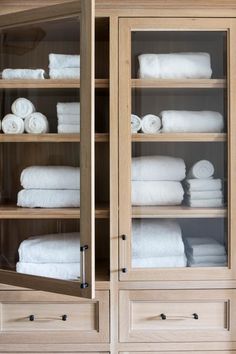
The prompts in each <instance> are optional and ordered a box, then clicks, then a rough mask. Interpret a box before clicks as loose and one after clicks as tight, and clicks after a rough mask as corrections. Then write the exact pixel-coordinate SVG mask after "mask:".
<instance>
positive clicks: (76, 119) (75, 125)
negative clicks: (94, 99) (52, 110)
mask: <svg viewBox="0 0 236 354" xmlns="http://www.w3.org/2000/svg"><path fill="white" fill-rule="evenodd" d="M57 120H58V125H57V131H58V133H80V103H79V102H58V103H57Z"/></svg>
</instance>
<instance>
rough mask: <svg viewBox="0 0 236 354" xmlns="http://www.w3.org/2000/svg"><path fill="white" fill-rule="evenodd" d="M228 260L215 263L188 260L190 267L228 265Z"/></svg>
mask: <svg viewBox="0 0 236 354" xmlns="http://www.w3.org/2000/svg"><path fill="white" fill-rule="evenodd" d="M226 266H227V262H222V263H214V262H206V263H191V262H188V267H193V268H200V267H226Z"/></svg>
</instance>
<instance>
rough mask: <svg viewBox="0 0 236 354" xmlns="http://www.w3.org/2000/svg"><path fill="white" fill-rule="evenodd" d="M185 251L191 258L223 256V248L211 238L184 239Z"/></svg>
mask: <svg viewBox="0 0 236 354" xmlns="http://www.w3.org/2000/svg"><path fill="white" fill-rule="evenodd" d="M184 243H185V247H186V250H187V252H188V254H189V255H191V256H192V257H198V256H221V255H225V254H226V252H225V246H224V245H223V244H221V243H220V242H218V241H217V240H216V239H214V238H213V237H185V238H184Z"/></svg>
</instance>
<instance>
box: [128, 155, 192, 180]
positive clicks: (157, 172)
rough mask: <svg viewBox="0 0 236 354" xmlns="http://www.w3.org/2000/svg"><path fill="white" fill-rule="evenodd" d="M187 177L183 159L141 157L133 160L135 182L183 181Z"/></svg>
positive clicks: (133, 178)
mask: <svg viewBox="0 0 236 354" xmlns="http://www.w3.org/2000/svg"><path fill="white" fill-rule="evenodd" d="M185 176H186V167H185V162H184V160H183V159H180V158H176V157H171V156H140V157H133V158H132V180H134V181H158V180H159V181H182V180H183V179H184V178H185Z"/></svg>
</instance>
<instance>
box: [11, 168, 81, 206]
mask: <svg viewBox="0 0 236 354" xmlns="http://www.w3.org/2000/svg"><path fill="white" fill-rule="evenodd" d="M20 182H21V185H22V187H23V188H24V189H22V190H21V191H20V192H19V193H18V196H17V205H18V206H20V207H26V208H63V207H64V208H70V207H79V206H80V169H79V168H78V167H71V166H31V167H27V168H25V169H24V170H23V171H22V173H21V177H20Z"/></svg>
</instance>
